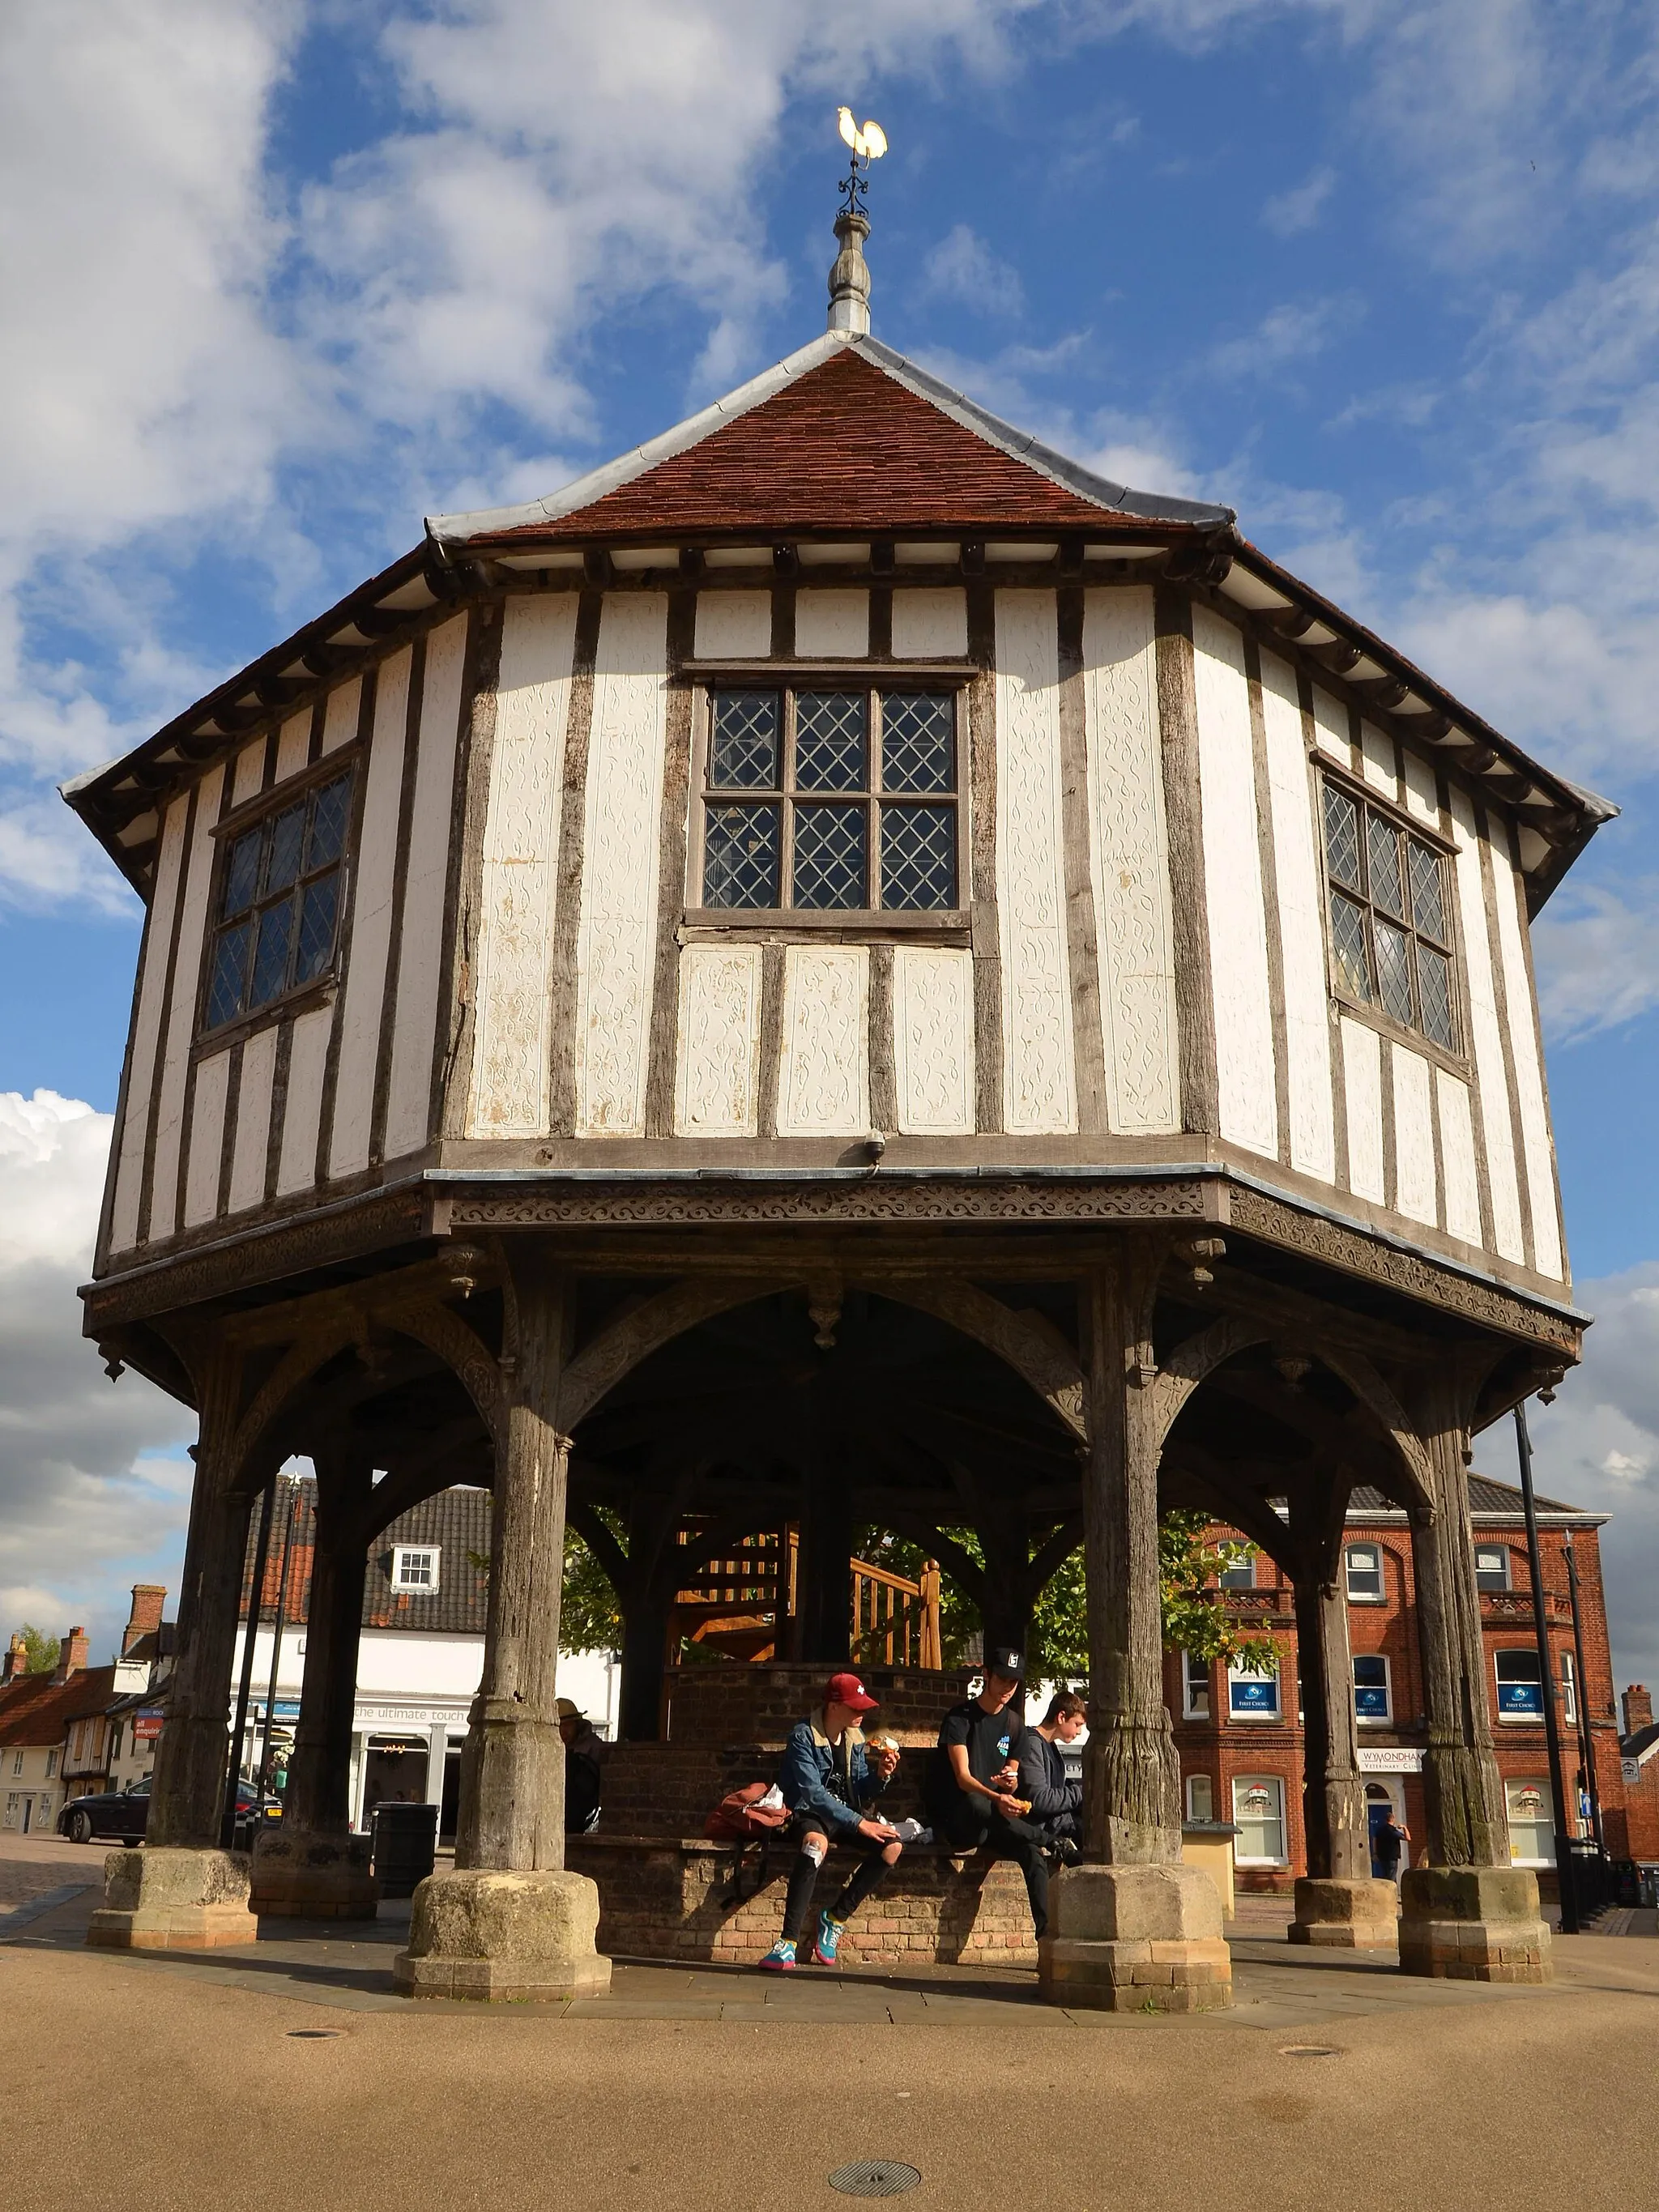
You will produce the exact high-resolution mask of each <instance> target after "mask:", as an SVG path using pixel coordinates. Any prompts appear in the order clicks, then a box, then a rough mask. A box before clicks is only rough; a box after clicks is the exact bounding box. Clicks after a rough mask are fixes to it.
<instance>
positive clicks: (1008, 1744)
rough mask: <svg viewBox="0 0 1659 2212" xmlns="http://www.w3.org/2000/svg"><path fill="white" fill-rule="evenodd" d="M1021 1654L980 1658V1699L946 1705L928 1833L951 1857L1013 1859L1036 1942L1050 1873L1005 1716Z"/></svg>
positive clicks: (1014, 1732)
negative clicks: (1028, 1814)
mask: <svg viewBox="0 0 1659 2212" xmlns="http://www.w3.org/2000/svg"><path fill="white" fill-rule="evenodd" d="M1024 1671H1025V1660H1024V1654H1023V1653H1021V1652H1018V1651H1015V1650H1012V1649H1011V1648H1010V1647H1009V1646H1007V1645H1006V1644H1004V1645H1000V1646H994V1647H993V1648H992V1649H991V1650H989V1651H987V1653H986V1655H985V1680H984V1683H983V1686H981V1690H980V1692H979V1695H978V1696H977V1697H976V1698H969V1699H968V1700H967V1701H966V1703H965V1704H963V1705H952V1706H951V1710H950V1711H949V1712H948V1713H946V1715H945V1719H944V1721H943V1723H941V1725H940V1728H939V1748H938V1750H937V1751H936V1752H935V1753H933V1763H932V1765H931V1767H930V1770H929V1773H928V1788H927V1817H928V1820H929V1821H930V1822H931V1823H932V1826H933V1833H934V1834H935V1835H936V1836H937V1837H938V1838H939V1840H940V1842H941V1843H945V1844H949V1845H950V1847H951V1850H953V1851H976V1850H985V1849H988V1850H989V1851H990V1853H991V1856H992V1857H993V1858H998V1859H1013V1860H1015V1861H1016V1862H1017V1863H1018V1867H1019V1869H1020V1872H1021V1873H1022V1874H1023V1875H1024V1877H1025V1894H1026V1896H1027V1898H1028V1899H1030V1906H1031V1923H1032V1925H1033V1927H1034V1928H1035V1929H1036V1932H1037V1934H1038V1935H1039V1936H1041V1935H1042V1933H1043V1931H1044V1930H1045V1929H1047V1927H1048V1863H1047V1861H1046V1860H1045V1859H1044V1857H1043V1855H1042V1852H1043V1842H1044V1838H1043V1832H1042V1829H1041V1828H1040V1827H1038V1826H1036V1825H1035V1824H1034V1823H1033V1822H1031V1821H1030V1820H1027V1819H1026V1818H1025V1817H1024V1801H1023V1800H1022V1799H1021V1797H1020V1796H1019V1795H1018V1791H1019V1747H1020V1738H1021V1736H1022V1735H1024V1723H1022V1722H1021V1720H1020V1717H1019V1715H1018V1713H1017V1712H1015V1711H1012V1710H1011V1707H1012V1701H1013V1697H1014V1693H1015V1692H1016V1691H1017V1690H1018V1688H1019V1684H1020V1677H1021V1676H1022V1674H1024Z"/></svg>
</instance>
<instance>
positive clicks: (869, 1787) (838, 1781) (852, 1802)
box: [778, 1712, 887, 1836]
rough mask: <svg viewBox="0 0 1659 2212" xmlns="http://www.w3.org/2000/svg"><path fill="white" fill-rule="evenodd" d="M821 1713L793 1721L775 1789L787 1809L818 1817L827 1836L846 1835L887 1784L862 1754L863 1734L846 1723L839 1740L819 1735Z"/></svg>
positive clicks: (813, 1818)
mask: <svg viewBox="0 0 1659 2212" xmlns="http://www.w3.org/2000/svg"><path fill="white" fill-rule="evenodd" d="M822 1721H823V1714H822V1712H817V1713H813V1714H811V1715H810V1716H809V1717H808V1718H807V1719H805V1720H804V1721H797V1722H796V1723H795V1725H794V1726H793V1728H792V1729H790V1731H789V1741H788V1742H787V1744H785V1746H784V1747H783V1762H782V1765H781V1766H780V1768H779V1770H778V1787H779V1788H780V1789H781V1790H782V1792H783V1799H784V1802H785V1804H786V1805H787V1806H788V1808H789V1809H790V1811H791V1812H792V1813H798V1814H801V1815H802V1817H803V1818H805V1819H807V1820H819V1821H822V1822H823V1826H824V1829H825V1832H827V1833H828V1834H829V1835H831V1836H833V1835H834V1834H835V1833H836V1831H837V1830H839V1831H840V1832H841V1833H842V1834H843V1835H848V1834H850V1833H851V1832H852V1831H853V1830H854V1828H856V1827H857V1826H858V1824H859V1822H860V1820H863V1818H864V1817H865V1815H864V1810H863V1808H865V1807H866V1805H868V1804H869V1803H870V1802H871V1801H872V1798H875V1797H878V1796H880V1794H881V1792H882V1791H883V1790H884V1789H885V1788H886V1787H887V1782H886V1778H885V1777H884V1775H880V1774H878V1773H875V1772H873V1771H872V1768H871V1765H870V1762H869V1760H868V1759H866V1757H865V1754H864V1735H863V1732H862V1731H861V1730H860V1729H858V1728H856V1727H854V1725H853V1724H852V1723H848V1728H847V1732H846V1734H845V1735H843V1736H842V1740H841V1741H840V1743H839V1744H832V1743H831V1742H830V1741H829V1737H828V1736H827V1735H825V1734H824V1733H823V1727H822V1726H821V1724H820V1723H822Z"/></svg>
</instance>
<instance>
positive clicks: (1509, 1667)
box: [1494, 1650, 1544, 1721]
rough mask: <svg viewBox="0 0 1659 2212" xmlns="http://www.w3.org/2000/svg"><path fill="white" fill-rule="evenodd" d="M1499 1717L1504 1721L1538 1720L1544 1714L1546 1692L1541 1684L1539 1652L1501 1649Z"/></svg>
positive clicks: (1496, 1656)
mask: <svg viewBox="0 0 1659 2212" xmlns="http://www.w3.org/2000/svg"><path fill="white" fill-rule="evenodd" d="M1494 1659H1495V1663H1496V1666H1497V1669H1498V1719H1499V1720H1503V1721H1538V1720H1542V1718H1543V1717H1544V1693H1543V1691H1542V1689H1541V1686H1540V1679H1539V1673H1538V1654H1537V1653H1536V1651H1528V1650H1520V1651H1499V1652H1498V1653H1496V1654H1495V1655H1494Z"/></svg>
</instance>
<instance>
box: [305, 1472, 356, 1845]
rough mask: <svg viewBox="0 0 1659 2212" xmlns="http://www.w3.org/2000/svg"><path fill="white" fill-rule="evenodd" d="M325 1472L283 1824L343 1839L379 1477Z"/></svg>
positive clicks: (347, 1822) (319, 1475) (348, 1813)
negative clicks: (369, 1522)
mask: <svg viewBox="0 0 1659 2212" xmlns="http://www.w3.org/2000/svg"><path fill="white" fill-rule="evenodd" d="M313 1464H314V1465H315V1466H316V1468H317V1527H316V1541H315V1544H314V1547H313V1552H312V1559H311V1602H310V1605H309V1607H308V1608H307V1613H306V1654H305V1671H304V1674H303V1675H302V1677H301V1687H300V1719H299V1725H298V1726H297V1727H296V1728H295V1731H294V1756H293V1758H292V1759H290V1761H289V1770H288V1786H287V1788H286V1790H284V1791H283V1826H284V1827H293V1828H301V1829H304V1830H306V1831H307V1832H308V1833H313V1834H318V1835H339V1836H342V1837H343V1836H344V1835H345V1834H346V1832H347V1831H348V1829H349V1826H350V1821H351V1804H350V1767H351V1723H352V1716H353V1711H354V1709H355V1707H356V1698H357V1647H358V1644H359V1643H360V1641H361V1640H362V1618H363V1579H364V1573H365V1570H366V1568H367V1565H368V1551H367V1544H366V1540H365V1538H364V1536H363V1534H362V1509H363V1506H364V1505H365V1504H366V1503H367V1502H368V1497H369V1494H370V1492H371V1489H372V1486H373V1476H372V1474H371V1473H370V1470H369V1468H368V1465H367V1464H366V1463H364V1464H360V1465H357V1466H350V1465H348V1464H343V1463H339V1464H331V1462H330V1457H329V1456H328V1455H325V1454H324V1453H322V1452H320V1451H319V1452H317V1453H315V1454H314V1455H313Z"/></svg>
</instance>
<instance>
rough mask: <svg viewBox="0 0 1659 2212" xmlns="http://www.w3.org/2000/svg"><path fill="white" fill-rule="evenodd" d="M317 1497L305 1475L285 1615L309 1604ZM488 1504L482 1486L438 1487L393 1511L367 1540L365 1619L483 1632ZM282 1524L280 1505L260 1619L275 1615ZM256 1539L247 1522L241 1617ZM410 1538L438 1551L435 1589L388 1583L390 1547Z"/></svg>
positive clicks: (299, 1616) (419, 1628)
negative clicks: (379, 1532) (431, 1494)
mask: <svg viewBox="0 0 1659 2212" xmlns="http://www.w3.org/2000/svg"><path fill="white" fill-rule="evenodd" d="M316 1499H317V1486H316V1484H315V1483H314V1481H313V1480H310V1479H309V1478H307V1480H305V1481H304V1482H302V1483H301V1486H300V1494H299V1498H298V1500H297V1504H296V1510H295V1523H294V1541H293V1545H292V1547H291V1549H290V1552H289V1563H288V1590H287V1595H286V1598H285V1600H284V1602H283V1620H285V1621H289V1622H295V1621H303V1620H305V1618H306V1615H307V1612H308V1611H309V1609H310V1603H311V1559H312V1546H313V1539H314V1534H315V1529H316ZM489 1504H490V1500H489V1492H488V1491H487V1490H443V1491H440V1492H438V1494H437V1496H436V1497H435V1498H427V1499H425V1500H424V1501H423V1502H422V1504H419V1505H416V1506H412V1507H411V1508H410V1510H409V1511H408V1512H407V1513H401V1514H399V1515H398V1518H397V1519H396V1520H395V1521H394V1522H392V1525H391V1526H390V1528H387V1529H386V1531H385V1533H384V1534H382V1535H380V1536H378V1537H376V1539H375V1540H374V1544H373V1546H372V1547H370V1551H369V1555H368V1573H367V1574H366V1575H365V1577H364V1578H363V1610H362V1625H363V1626H364V1627H365V1628H396V1629H408V1630H410V1631H412V1632H416V1633H422V1632H423V1633H426V1634H428V1635H460V1636H482V1635H483V1630H484V1614H485V1611H486V1607H487V1605H488V1601H489V1577H488V1575H487V1573H486V1572H485V1571H484V1569H483V1567H482V1566H480V1565H477V1564H475V1562H477V1561H478V1560H482V1559H488V1557H489ZM256 1542H257V1533H256V1530H255V1529H254V1528H250V1529H249V1531H248V1549H247V1556H246V1560H245V1562H244V1565H243V1570H242V1616H243V1618H244V1619H246V1615H247V1608H248V1593H249V1590H250V1589H251V1587H252V1579H253V1555H254V1548H255V1545H256ZM410 1544H413V1545H434V1546H435V1547H437V1550H438V1552H439V1554H440V1558H439V1565H438V1587H437V1589H435V1590H433V1591H431V1592H422V1591H420V1590H394V1589H393V1588H392V1553H393V1552H394V1550H396V1549H397V1548H398V1547H399V1546H401V1545H410ZM282 1574H283V1521H282V1518H281V1515H280V1512H279V1514H278V1516H277V1519H276V1525H275V1527H274V1528H273V1529H272V1532H271V1539H270V1549H269V1552H268V1553H267V1555H266V1559H265V1571H264V1583H263V1586H262V1601H261V1604H260V1608H259V1617H260V1619H261V1620H264V1621H269V1620H273V1619H274V1618H275V1616H276V1600H277V1593H278V1589H279V1587H280V1585H281V1582H282Z"/></svg>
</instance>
